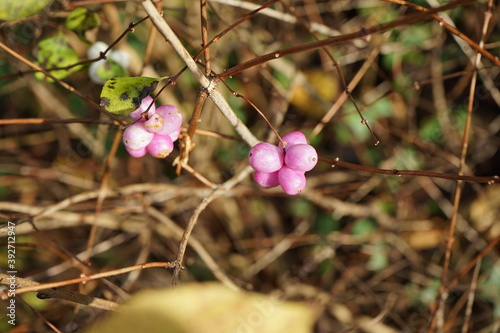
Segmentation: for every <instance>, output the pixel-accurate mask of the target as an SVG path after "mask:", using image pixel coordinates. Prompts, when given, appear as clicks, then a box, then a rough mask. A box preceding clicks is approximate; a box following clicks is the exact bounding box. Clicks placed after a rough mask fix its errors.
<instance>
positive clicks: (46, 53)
mask: <svg viewBox="0 0 500 333" xmlns="http://www.w3.org/2000/svg"><path fill="white" fill-rule="evenodd" d="M38 48H39V49H38V58H37V63H38V65H40V67H43V68H45V69H47V70H49V72H50V74H52V75H53V76H55V77H56V78H58V79H64V78H65V77H66V76H68V75H70V74H71V73H74V72H77V71H79V70H80V68H82V66H80V65H78V66H74V67H71V68H69V69H57V70H52V71H50V69H51V68H54V67H66V66H70V65H73V64H76V63H78V62H79V61H80V58H79V57H78V54H76V51H75V50H73V48H72V47H71V46H70V45H69V43H68V40H67V39H66V37H64V36H63V35H58V36H55V37H51V38H47V39H44V40H42V41H40V42H39V43H38ZM35 77H36V78H37V79H39V80H42V79H44V78H45V75H44V74H43V73H36V74H35ZM47 80H48V81H52V80H51V79H48V78H47Z"/></svg>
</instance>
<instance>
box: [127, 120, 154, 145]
mask: <svg viewBox="0 0 500 333" xmlns="http://www.w3.org/2000/svg"><path fill="white" fill-rule="evenodd" d="M143 124H144V123H142V122H137V123H135V124H132V125H130V126H129V127H127V128H126V129H125V131H123V143H124V144H125V147H126V148H127V150H141V149H143V148H146V146H147V145H148V144H149V143H150V142H151V140H153V136H154V134H153V133H150V132H148V131H147V130H146V128H145V127H144V125H143Z"/></svg>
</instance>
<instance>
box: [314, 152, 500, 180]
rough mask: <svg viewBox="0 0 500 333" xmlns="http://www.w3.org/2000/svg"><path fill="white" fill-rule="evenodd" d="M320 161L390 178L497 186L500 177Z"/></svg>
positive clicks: (338, 161)
mask: <svg viewBox="0 0 500 333" xmlns="http://www.w3.org/2000/svg"><path fill="white" fill-rule="evenodd" d="M319 160H320V161H323V162H326V163H329V164H331V165H332V167H334V166H340V167H343V168H347V169H352V170H359V171H364V172H368V173H378V174H381V175H390V176H412V177H429V178H441V179H449V180H455V181H457V182H458V181H467V182H475V183H487V184H490V185H492V184H499V183H500V177H499V176H490V177H477V176H465V175H461V174H458V175H456V174H452V173H441V172H433V171H420V170H398V169H392V170H389V169H379V168H373V167H369V166H364V165H359V164H352V163H348V162H343V161H341V160H340V159H339V158H336V159H329V158H324V157H320V158H319Z"/></svg>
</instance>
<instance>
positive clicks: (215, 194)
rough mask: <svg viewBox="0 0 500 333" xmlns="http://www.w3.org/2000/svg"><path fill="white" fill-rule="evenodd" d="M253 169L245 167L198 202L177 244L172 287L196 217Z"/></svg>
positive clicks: (175, 282)
mask: <svg viewBox="0 0 500 333" xmlns="http://www.w3.org/2000/svg"><path fill="white" fill-rule="evenodd" d="M252 171H253V169H252V168H251V167H250V166H247V167H246V168H245V169H243V170H242V171H241V172H240V173H239V174H237V175H236V176H234V177H233V178H231V179H229V180H228V181H226V182H225V183H224V184H222V185H221V186H220V187H219V188H218V189H216V190H215V191H213V192H212V193H211V194H210V195H208V196H207V197H205V198H203V200H202V201H201V202H200V204H199V205H198V207H196V209H195V211H194V212H193V215H191V218H190V219H189V222H188V225H187V226H186V229H185V230H184V234H183V235H182V239H181V242H180V244H179V250H178V252H177V259H176V263H177V265H176V267H175V270H174V277H173V279H172V285H174V286H175V285H176V284H177V279H178V278H179V274H180V271H181V269H182V262H183V261H184V254H185V253H186V247H187V244H188V241H189V236H190V235H191V232H192V231H193V229H194V226H195V225H196V223H197V222H198V217H199V216H200V214H201V213H202V212H203V211H204V210H205V208H207V206H208V205H209V204H210V203H211V202H212V201H214V200H215V199H217V198H218V197H220V196H221V195H223V194H225V193H226V192H227V191H228V190H230V189H231V188H233V187H234V186H235V185H236V184H238V183H239V182H241V181H242V180H243V179H245V178H246V177H247V176H248V175H249V174H250V172H252Z"/></svg>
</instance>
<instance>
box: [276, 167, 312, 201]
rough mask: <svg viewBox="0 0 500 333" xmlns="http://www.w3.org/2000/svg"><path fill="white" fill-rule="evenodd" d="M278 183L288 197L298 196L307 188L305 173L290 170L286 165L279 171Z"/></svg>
mask: <svg viewBox="0 0 500 333" xmlns="http://www.w3.org/2000/svg"><path fill="white" fill-rule="evenodd" d="M278 181H279V184H280V186H281V188H282V189H283V191H284V192H285V193H286V194H288V195H296V194H298V193H300V192H301V191H302V190H303V189H304V188H305V187H306V176H305V175H304V172H302V171H298V170H293V169H290V168H289V167H287V166H286V165H284V166H283V167H282V168H281V169H280V171H278Z"/></svg>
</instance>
